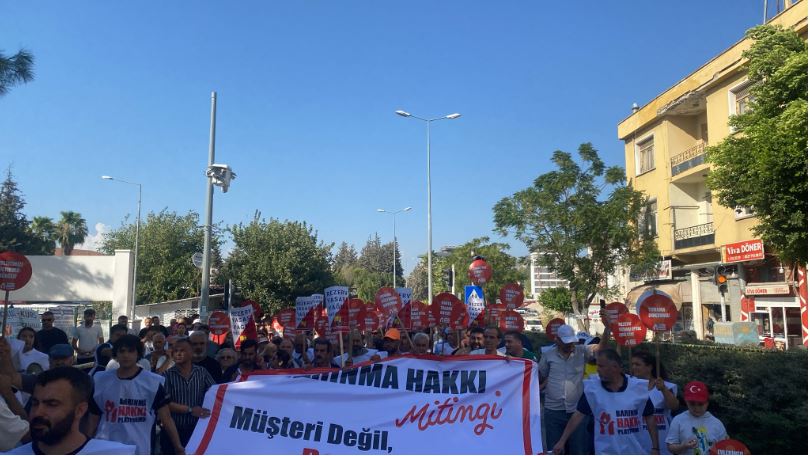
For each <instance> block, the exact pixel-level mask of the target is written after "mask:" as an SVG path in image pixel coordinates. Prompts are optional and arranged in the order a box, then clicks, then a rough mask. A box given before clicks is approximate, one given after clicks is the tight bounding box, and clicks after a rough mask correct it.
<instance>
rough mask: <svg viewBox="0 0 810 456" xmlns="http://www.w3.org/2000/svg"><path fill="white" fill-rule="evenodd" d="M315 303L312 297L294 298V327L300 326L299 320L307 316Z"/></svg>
mask: <svg viewBox="0 0 810 456" xmlns="http://www.w3.org/2000/svg"><path fill="white" fill-rule="evenodd" d="M315 303H316V301H315V299H314V298H313V297H312V296H299V297H297V298H295V327H296V328H297V327H298V325H300V324H301V320H303V319H304V317H306V316H307V313H308V312H309V309H311V308H312V307H313V306H314V305H315Z"/></svg>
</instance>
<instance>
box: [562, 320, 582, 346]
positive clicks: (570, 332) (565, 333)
mask: <svg viewBox="0 0 810 456" xmlns="http://www.w3.org/2000/svg"><path fill="white" fill-rule="evenodd" d="M557 338H558V339H560V341H561V342H562V343H564V344H575V343H577V342H579V338H578V337H577V334H576V332H574V328H572V327H571V326H569V325H560V326H559V327H558V328H557Z"/></svg>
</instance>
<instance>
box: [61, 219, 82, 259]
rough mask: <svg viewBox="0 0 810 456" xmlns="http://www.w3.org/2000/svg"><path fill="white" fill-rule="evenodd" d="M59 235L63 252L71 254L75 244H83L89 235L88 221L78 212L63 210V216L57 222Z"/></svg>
mask: <svg viewBox="0 0 810 456" xmlns="http://www.w3.org/2000/svg"><path fill="white" fill-rule="evenodd" d="M57 235H58V239H59V245H60V246H62V254H63V255H70V253H71V252H73V246H74V245H76V244H81V243H82V242H84V238H85V237H87V222H86V221H85V220H84V219H83V218H82V215H81V214H79V213H78V212H73V211H62V218H61V219H60V220H59V223H57Z"/></svg>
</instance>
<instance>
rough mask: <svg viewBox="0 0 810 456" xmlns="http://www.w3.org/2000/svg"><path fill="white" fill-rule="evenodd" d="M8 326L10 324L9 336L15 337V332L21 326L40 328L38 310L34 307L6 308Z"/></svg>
mask: <svg viewBox="0 0 810 456" xmlns="http://www.w3.org/2000/svg"><path fill="white" fill-rule="evenodd" d="M6 324H7V325H8V326H11V336H12V337H14V338H16V337H17V333H19V332H20V330H21V329H23V328H31V329H33V330H35V331H36V330H38V329H41V328H42V321H41V320H40V318H39V312H37V311H36V310H34V309H23V308H19V307H14V308H10V309H8V321H7V322H6Z"/></svg>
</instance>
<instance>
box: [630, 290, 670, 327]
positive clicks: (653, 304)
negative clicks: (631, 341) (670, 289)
mask: <svg viewBox="0 0 810 456" xmlns="http://www.w3.org/2000/svg"><path fill="white" fill-rule="evenodd" d="M638 316H639V318H641V321H642V323H644V326H646V327H648V328H650V329H651V330H653V331H669V330H670V329H672V327H673V326H675V323H676V322H677V321H678V308H677V307H675V303H674V302H672V299H670V298H669V297H668V296H666V295H663V294H660V293H656V294H653V295H650V296H647V297H646V298H645V299H644V301H642V302H641V304H639V306H638Z"/></svg>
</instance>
